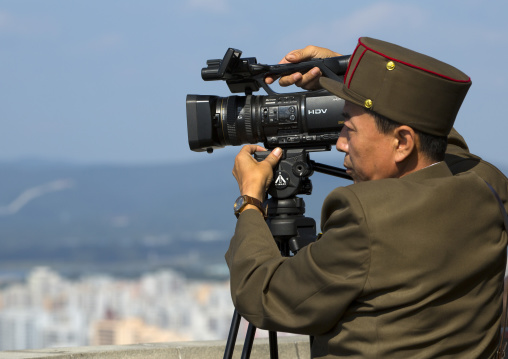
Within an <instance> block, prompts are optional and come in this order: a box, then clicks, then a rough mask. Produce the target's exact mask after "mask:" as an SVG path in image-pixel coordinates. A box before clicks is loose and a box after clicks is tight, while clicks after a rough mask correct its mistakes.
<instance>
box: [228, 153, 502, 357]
mask: <svg viewBox="0 0 508 359" xmlns="http://www.w3.org/2000/svg"><path fill="white" fill-rule="evenodd" d="M321 228H322V231H323V235H322V237H321V238H320V240H318V241H317V242H315V243H312V244H310V245H308V246H307V247H305V248H303V249H302V250H300V252H299V253H298V254H296V255H295V256H294V257H289V258H287V257H282V256H281V255H280V252H279V250H278V248H277V246H276V244H275V241H274V239H273V237H272V236H271V233H270V231H269V228H268V226H267V225H266V223H265V222H264V220H263V217H262V216H261V214H260V213H258V212H257V211H255V210H246V211H244V212H243V213H242V214H241V215H240V218H239V220H238V223H237V227H236V231H235V234H234V237H233V238H232V240H231V244H230V247H229V250H228V252H227V254H226V261H227V263H228V266H229V268H230V273H231V293H232V298H233V302H234V304H235V307H236V308H237V310H238V312H239V313H240V314H241V315H242V316H243V317H245V318H246V319H247V320H248V321H249V322H251V323H252V324H254V325H255V326H256V327H258V328H262V329H268V330H275V331H282V332H292V333H300V334H308V335H313V336H315V340H314V342H313V345H312V349H311V351H312V356H313V357H315V358H331V357H347V358H359V359H360V358H361V359H367V358H436V357H440V358H445V357H447V358H488V357H490V356H491V355H492V354H493V353H494V352H495V350H496V345H497V342H498V337H499V331H498V329H499V319H500V312H501V293H502V290H503V288H502V283H503V275H504V271H505V265H506V251H505V250H504V248H505V247H506V241H507V235H506V233H505V232H504V231H503V230H504V227H503V219H502V217H501V215H500V212H499V207H498V204H497V202H496V200H495V199H494V196H493V194H492V193H491V191H490V190H489V188H488V187H487V185H486V184H485V182H484V181H483V180H482V179H481V178H480V177H478V176H477V175H476V174H474V173H464V174H460V175H456V176H453V175H452V173H451V172H450V170H449V169H448V167H447V166H446V164H445V163H438V164H436V165H433V166H430V167H427V168H425V169H423V170H420V171H417V172H415V173H412V174H409V175H407V176H404V177H402V178H400V179H383V180H378V181H369V182H363V183H359V184H354V185H351V186H347V187H340V188H337V189H335V190H334V191H333V192H332V193H330V195H329V196H328V197H327V198H326V200H325V202H324V205H323V210H322V221H321Z"/></svg>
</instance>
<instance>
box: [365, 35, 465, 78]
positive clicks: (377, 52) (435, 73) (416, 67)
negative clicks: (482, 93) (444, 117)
mask: <svg viewBox="0 0 508 359" xmlns="http://www.w3.org/2000/svg"><path fill="white" fill-rule="evenodd" d="M358 42H359V43H360V44H361V45H362V46H363V47H365V48H366V49H368V50H370V51H372V52H374V53H376V54H378V55H381V56H383V57H385V58H387V59H389V60H392V61H397V62H399V63H401V64H404V65H406V66H409V67H412V68H415V69H418V70H422V71H425V72H428V73H430V74H433V75H437V76H439V77H442V78H445V79H447V80H450V81H455V82H463V83H467V82H470V81H471V78H470V77H468V79H467V80H458V79H454V78H451V77H449V76H445V75H442V74H440V73H437V72H434V71H430V70H428V69H426V68H423V67H419V66H416V65H413V64H410V63H407V62H404V61H401V60H398V59H395V58H393V57H390V56H387V55H385V54H383V53H381V52H379V51H376V50H374V49H372V48H370V47H368V46H365V44H364V43H363V42H362V39H361V38H360V39H358ZM364 53H365V52H364ZM362 56H363V54H362ZM358 62H359V61H358Z"/></svg>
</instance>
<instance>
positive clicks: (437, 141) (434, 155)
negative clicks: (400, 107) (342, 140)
mask: <svg viewBox="0 0 508 359" xmlns="http://www.w3.org/2000/svg"><path fill="white" fill-rule="evenodd" d="M368 112H369V113H370V114H371V115H372V116H373V117H374V120H375V121H376V127H377V129H378V130H379V131H380V132H381V133H383V134H387V133H389V132H392V131H394V130H395V129H396V128H397V127H399V126H400V124H399V123H397V122H395V121H393V120H390V119H389V118H387V117H385V116H383V115H380V114H378V113H376V112H374V111H370V110H368ZM413 130H414V131H415V133H416V134H417V135H418V137H419V139H420V151H421V152H422V153H423V154H424V155H426V156H427V157H428V158H430V159H431V160H433V161H442V160H444V156H445V152H446V146H447V138H446V137H444V136H434V135H429V134H428V133H425V132H421V131H419V130H416V129H414V128H413Z"/></svg>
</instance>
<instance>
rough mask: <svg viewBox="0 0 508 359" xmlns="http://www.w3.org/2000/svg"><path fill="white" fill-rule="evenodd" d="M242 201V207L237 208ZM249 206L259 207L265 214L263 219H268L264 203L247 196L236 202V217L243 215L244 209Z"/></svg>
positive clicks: (239, 198)
mask: <svg viewBox="0 0 508 359" xmlns="http://www.w3.org/2000/svg"><path fill="white" fill-rule="evenodd" d="M241 199H243V203H242V205H241V206H237V204H238V202H239V201H240V200H241ZM248 204H251V205H253V206H255V207H257V208H258V209H259V210H260V211H261V213H262V214H263V217H264V218H265V219H266V217H267V208H266V205H264V204H263V202H261V201H260V200H259V199H257V198H254V197H251V196H247V195H242V196H240V197H238V198H237V199H236V202H235V216H236V218H238V217H239V216H240V213H242V211H243V209H244V208H245V206H246V205H248Z"/></svg>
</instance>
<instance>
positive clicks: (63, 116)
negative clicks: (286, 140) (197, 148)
mask: <svg viewBox="0 0 508 359" xmlns="http://www.w3.org/2000/svg"><path fill="white" fill-rule="evenodd" d="M506 14H508V2H506V1H503V0H490V1H484V0H481V1H480V0H448V1H434V0H428V1H407V0H406V1H397V0H394V1H366V0H364V1H361V2H360V1H337V0H319V1H312V2H311V1H300V0H293V1H266V0H258V1H255V2H252V1H233V0H173V1H167V0H143V1H139V0H137V1H132V0H86V1H84V0H44V1H43V0H31V1H28V0H9V1H7V0H0V161H15V160H24V159H43V160H52V161H53V160H57V161H66V162H76V163H91V164H94V163H101V164H102V163H115V164H152V163H176V162H184V161H199V160H203V159H205V158H207V157H206V156H210V155H208V154H206V153H195V152H192V151H190V150H189V147H188V140H187V127H186V126H187V125H186V113H185V99H186V95H187V94H200V95H218V96H230V95H231V93H229V91H228V88H227V86H226V84H225V82H222V81H214V82H204V81H203V80H202V79H201V74H200V71H201V68H202V67H205V66H206V60H208V59H217V58H222V57H223V56H224V54H225V52H226V50H227V49H228V48H230V47H234V48H237V49H240V50H242V51H243V57H256V58H257V60H258V62H259V63H264V64H275V63H278V62H279V60H280V59H281V58H282V57H283V56H284V55H285V54H286V53H287V52H289V51H291V50H294V49H298V48H303V47H304V46H306V45H310V44H312V45H317V46H323V47H327V48H331V49H333V50H335V51H337V52H340V53H342V54H350V53H351V52H352V51H353V50H354V48H355V46H356V43H357V40H358V38H359V37H360V36H370V37H374V38H378V39H382V40H385V41H389V42H393V43H396V44H399V45H402V46H405V47H408V48H411V49H413V50H415V51H418V52H422V53H425V54H427V55H430V56H433V57H436V58H438V59H440V60H442V61H444V62H447V63H450V64H452V65H454V66H455V67H457V68H459V69H460V70H462V71H463V72H465V73H466V74H468V75H469V76H470V77H471V78H472V82H473V86H472V87H471V89H470V91H469V93H468V96H467V97H466V100H465V102H464V104H463V106H462V108H461V110H460V112H459V116H458V119H457V122H456V125H455V127H456V128H457V129H458V130H459V132H460V133H461V134H462V135H463V136H464V137H465V138H466V140H467V142H468V144H469V147H470V149H471V151H472V152H473V153H475V154H478V155H480V156H482V157H483V158H484V159H487V160H489V161H491V162H493V163H494V164H496V165H498V166H502V167H503V166H504V167H505V168H508V159H507V157H506V155H505V152H506V148H507V145H506V140H505V137H506V136H507V134H508V119H507V115H506V113H507V111H506V110H505V109H504V107H503V106H504V104H506V103H507V101H508V85H507V84H508V70H507V68H508V62H507V61H506V60H507V58H508V21H506ZM276 90H278V91H279V90H283V91H286V92H287V91H299V90H300V89H298V88H291V89H280V88H277V87H276ZM257 94H258V95H265V93H264V92H263V91H260V92H258V93H257ZM238 150H239V148H236V147H228V148H225V149H221V150H219V151H216V152H214V154H213V156H234V154H235V153H236V152H237V151H238ZM326 156H327V157H326V158H327V159H328V158H329V159H330V160H332V161H336V163H334V164H335V165H340V164H341V163H342V159H341V158H342V157H341V155H340V154H337V153H336V152H334V151H333V153H332V152H330V153H327V154H326Z"/></svg>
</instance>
